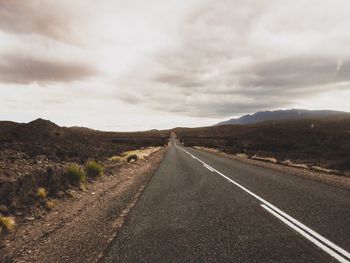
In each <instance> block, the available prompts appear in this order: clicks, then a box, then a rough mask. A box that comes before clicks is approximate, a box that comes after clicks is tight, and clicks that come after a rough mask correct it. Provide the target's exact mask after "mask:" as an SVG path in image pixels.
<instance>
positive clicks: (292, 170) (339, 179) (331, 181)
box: [194, 148, 350, 190]
mask: <svg viewBox="0 0 350 263" xmlns="http://www.w3.org/2000/svg"><path fill="white" fill-rule="evenodd" d="M194 150H197V151H203V152H206V153H210V154H213V155H217V156H221V157H225V158H229V159H233V160H236V161H239V162H243V163H247V164H251V165H254V166H258V167H263V168H267V169H271V170H275V171H278V172H282V173H285V174H288V175H293V176H300V177H303V178H306V179H310V180H314V181H317V182H321V183H325V184H328V185H331V186H336V187H340V188H343V189H347V190H350V178H349V177H346V176H340V175H336V174H328V173H322V172H315V171H311V170H306V169H300V168H296V167H290V166H286V165H282V164H275V163H270V162H264V161H259V160H254V159H249V158H243V157H239V156H236V155H232V154H228V153H225V152H220V151H213V150H212V149H206V148H201V149H194Z"/></svg>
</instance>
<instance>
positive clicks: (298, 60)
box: [0, 0, 350, 131]
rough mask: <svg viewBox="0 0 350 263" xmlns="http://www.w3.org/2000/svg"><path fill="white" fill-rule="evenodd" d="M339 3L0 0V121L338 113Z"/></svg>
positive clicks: (349, 79)
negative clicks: (293, 111)
mask: <svg viewBox="0 0 350 263" xmlns="http://www.w3.org/2000/svg"><path fill="white" fill-rule="evenodd" d="M349 28H350V1H349V0H324V1H319V0H294V1H290V0H269V1H261V0H229V1H226V0H220V1H217V0H147V1H139V0H128V1H121V0H99V1H95V0H74V1H72V0H60V1H55V0H30V1H23V0H11V1H9V0H0V119H1V120H14V121H19V122H28V121H31V120H33V119H36V118H38V117H41V118H45V119H49V120H51V121H54V122H56V123H57V124H59V125H65V126H72V125H78V126H87V127H91V128H96V129H102V130H121V131H122V130H146V129H152V128H171V127H175V126H203V125H211V124H214V123H216V122H218V121H221V120H226V119H228V118H230V117H236V116H240V115H242V114H246V113H252V112H256V111H259V110H271V109H286V108H306V109H335V110H344V111H350V31H349Z"/></svg>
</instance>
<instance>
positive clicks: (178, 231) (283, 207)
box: [104, 138, 350, 262]
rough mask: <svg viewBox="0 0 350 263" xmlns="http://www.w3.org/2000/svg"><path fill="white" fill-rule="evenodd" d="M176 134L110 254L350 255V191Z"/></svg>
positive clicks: (150, 258)
mask: <svg viewBox="0 0 350 263" xmlns="http://www.w3.org/2000/svg"><path fill="white" fill-rule="evenodd" d="M171 142H172V146H171V148H170V149H169V151H168V153H167V155H166V157H165V159H164V161H163V162H162V164H161V165H160V167H159V169H158V171H157V172H156V173H155V175H154V176H153V178H152V180H151V182H150V183H149V185H148V187H147V188H146V190H145V192H144V194H143V195H142V197H141V198H140V201H139V202H138V203H137V204H136V206H135V208H134V210H133V211H132V212H131V213H130V215H129V218H128V220H127V222H126V224H125V225H124V227H123V228H122V230H121V232H120V233H118V235H117V238H116V239H115V240H114V241H113V244H112V246H111V247H110V250H109V251H108V253H107V255H106V257H105V258H104V261H105V262H202V261H204V262H350V253H349V251H350V227H349V226H350V191H348V190H344V189H340V188H336V187H333V186H328V185H325V184H322V183H319V182H315V181H311V180H308V179H305V178H302V177H296V176H291V175H287V174H282V173H281V172H277V171H272V170H269V169H266V168H261V167H256V166H253V165H250V164H246V163H242V162H239V161H236V160H232V159H228V158H225V157H220V156H217V155H214V154H211V153H207V152H202V151H198V150H195V149H192V148H185V147H183V146H182V145H180V144H179V143H178V142H177V141H176V139H175V138H172V139H171Z"/></svg>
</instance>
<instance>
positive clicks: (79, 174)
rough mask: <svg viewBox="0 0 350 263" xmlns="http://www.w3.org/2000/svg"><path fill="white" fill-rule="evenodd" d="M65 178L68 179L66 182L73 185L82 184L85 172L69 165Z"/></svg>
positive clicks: (73, 165)
mask: <svg viewBox="0 0 350 263" xmlns="http://www.w3.org/2000/svg"><path fill="white" fill-rule="evenodd" d="M67 177H68V180H69V181H70V182H71V183H73V184H77V183H81V182H84V181H85V179H86V175H85V172H84V171H83V169H81V167H80V166H79V165H77V164H71V165H70V166H69V167H68V170H67Z"/></svg>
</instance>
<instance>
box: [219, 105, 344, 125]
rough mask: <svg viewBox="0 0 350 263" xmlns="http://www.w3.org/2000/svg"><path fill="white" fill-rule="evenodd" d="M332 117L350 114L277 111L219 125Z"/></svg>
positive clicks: (324, 111)
mask: <svg viewBox="0 0 350 263" xmlns="http://www.w3.org/2000/svg"><path fill="white" fill-rule="evenodd" d="M332 116H344V117H350V113H349V112H343V111H332V110H301V109H290V110H276V111H259V112H256V113H254V114H247V115H243V116H242V117H240V118H237V119H230V120H227V121H223V122H219V123H217V124H215V125H216V126H217V125H228V124H238V125H247V124H254V123H258V122H264V121H278V120H300V119H315V118H316V119H319V118H325V117H332Z"/></svg>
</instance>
